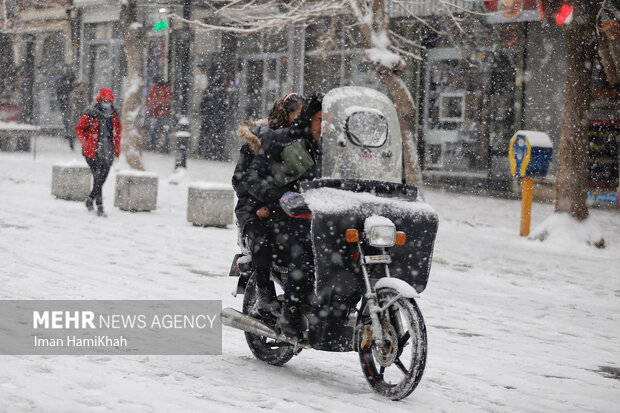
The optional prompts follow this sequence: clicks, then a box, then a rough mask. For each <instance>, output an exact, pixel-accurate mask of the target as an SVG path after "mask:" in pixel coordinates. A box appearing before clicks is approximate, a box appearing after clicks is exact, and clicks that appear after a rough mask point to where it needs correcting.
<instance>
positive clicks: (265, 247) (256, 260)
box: [243, 218, 274, 288]
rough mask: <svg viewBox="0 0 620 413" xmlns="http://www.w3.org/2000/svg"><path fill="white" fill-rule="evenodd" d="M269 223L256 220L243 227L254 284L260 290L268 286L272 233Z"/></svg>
mask: <svg viewBox="0 0 620 413" xmlns="http://www.w3.org/2000/svg"><path fill="white" fill-rule="evenodd" d="M270 224H271V221H270V220H268V219H261V218H256V219H253V220H251V221H249V222H248V223H246V224H245V225H244V227H243V234H244V235H245V236H246V237H247V247H248V249H249V250H250V252H251V253H252V266H253V267H254V277H255V278H256V284H257V285H258V286H259V287H260V288H267V287H269V286H270V284H269V283H270V281H269V274H270V272H271V263H272V261H273V258H274V256H273V248H272V246H273V231H272V229H271V225H270Z"/></svg>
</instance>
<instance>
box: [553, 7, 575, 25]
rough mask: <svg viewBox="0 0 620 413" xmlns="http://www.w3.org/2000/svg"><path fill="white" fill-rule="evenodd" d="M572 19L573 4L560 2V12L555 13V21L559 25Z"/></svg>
mask: <svg viewBox="0 0 620 413" xmlns="http://www.w3.org/2000/svg"><path fill="white" fill-rule="evenodd" d="M572 21H573V6H569V5H568V4H562V7H560V12H559V13H558V14H556V15H555V22H556V23H557V24H558V25H559V26H561V25H563V24H569V23H570V22H572Z"/></svg>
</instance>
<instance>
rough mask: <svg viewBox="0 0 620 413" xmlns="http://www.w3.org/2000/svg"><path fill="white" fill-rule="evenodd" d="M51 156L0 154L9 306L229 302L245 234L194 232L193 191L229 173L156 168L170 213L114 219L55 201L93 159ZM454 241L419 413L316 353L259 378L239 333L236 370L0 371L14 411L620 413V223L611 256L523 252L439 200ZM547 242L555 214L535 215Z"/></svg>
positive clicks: (70, 359) (562, 249) (199, 364)
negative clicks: (55, 186)
mask: <svg viewBox="0 0 620 413" xmlns="http://www.w3.org/2000/svg"><path fill="white" fill-rule="evenodd" d="M65 145H66V143H65V142H62V141H60V140H57V139H54V138H41V139H39V142H38V148H37V149H38V153H37V159H36V160H33V156H32V154H31V153H27V154H13V153H5V152H0V285H1V286H2V287H1V288H0V299H221V300H223V304H224V306H234V307H237V308H239V307H240V304H241V298H240V297H239V298H233V297H232V296H231V294H230V291H232V289H233V287H234V283H235V281H234V280H232V279H229V278H228V277H226V275H227V273H228V269H229V266H230V260H231V258H232V256H233V254H234V253H235V252H236V249H237V247H236V230H235V229H234V228H232V227H229V228H226V229H216V228H198V227H193V226H192V225H191V224H189V223H187V222H186V219H185V213H186V200H187V185H188V183H189V182H191V181H210V182H229V180H230V176H231V173H232V169H233V166H232V165H231V164H225V163H217V162H207V161H197V160H190V161H189V174H190V175H189V176H188V177H187V178H186V180H184V181H183V182H181V184H180V185H177V186H174V185H169V184H168V183H167V182H166V180H167V177H168V176H169V175H170V173H171V172H172V166H173V158H172V156H164V155H155V154H146V157H145V160H146V166H147V168H148V169H149V170H151V171H154V172H156V173H157V174H158V175H159V178H160V186H159V196H158V209H157V210H156V211H154V212H151V213H129V212H123V211H120V210H118V209H116V208H114V207H113V206H112V203H113V189H114V175H115V174H116V173H117V171H118V169H119V168H123V162H121V163H120V166H119V164H116V165H115V166H114V167H113V171H112V175H111V177H110V178H109V180H108V183H107V184H106V186H105V188H104V202H105V205H106V208H107V213H108V217H107V218H98V217H96V216H94V215H93V214H89V213H88V212H87V211H86V208H85V207H84V205H83V204H82V203H78V202H69V201H62V200H57V199H55V198H54V197H52V196H51V195H50V186H51V170H52V165H53V164H54V163H55V162H58V161H67V160H70V159H73V158H79V157H78V156H77V155H76V154H71V153H70V152H69V150H68V149H66V148H65ZM424 193H425V197H426V200H427V202H428V203H430V204H431V205H432V206H433V207H434V208H435V209H436V210H437V212H438V213H439V216H440V229H439V234H438V239H437V243H436V249H435V256H434V261H433V268H432V271H431V277H430V282H429V284H428V288H427V290H426V291H425V292H424V293H423V294H422V296H421V298H420V300H419V306H420V308H421V310H422V313H423V314H424V316H425V320H426V323H427V326H428V336H429V357H428V363H427V367H426V371H425V374H424V377H423V379H422V382H421V383H420V385H419V386H418V388H417V389H416V391H415V392H414V393H413V394H412V395H411V396H410V397H409V398H407V399H405V400H403V401H400V402H391V401H387V400H384V399H382V398H380V397H378V396H375V395H374V394H373V393H372V392H371V390H370V388H369V387H368V386H367V384H366V382H365V380H364V378H363V375H362V373H361V370H360V367H359V362H358V358H357V355H356V354H353V353H345V354H331V353H325V352H316V351H304V352H302V353H301V354H300V356H299V357H296V358H294V359H293V360H292V361H291V362H289V363H288V364H287V365H286V366H284V367H282V368H277V367H272V366H268V365H265V364H263V363H261V362H258V361H256V360H255V359H254V358H253V357H252V355H251V353H250V351H249V349H248V348H247V346H246V344H245V340H244V337H243V334H242V333H241V332H239V331H236V330H232V329H229V328H225V329H224V334H223V340H224V346H223V349H224V350H223V354H222V355H221V356H200V357H199V356H109V357H104V356H81V357H77V356H27V357H26V356H21V357H16V356H0V411H7V412H21V411H46V412H67V411H71V412H74V411H75V412H83V411H102V412H103V411H112V412H134V411H135V412H145V411H146V412H148V411H207V412H227V411H230V412H238V411H257V410H259V409H260V410H273V411H277V412H291V411H295V412H310V411H325V412H336V411H338V412H342V411H345V412H371V411H373V412H374V411H389V412H411V411H424V412H560V411H561V412H610V413H611V412H617V411H618V406H620V347H619V344H620V270H619V268H620V214H619V213H618V211H612V210H592V211H591V215H592V216H591V219H592V220H593V221H594V222H595V223H596V224H597V225H598V226H599V227H600V228H601V229H602V230H603V233H604V235H605V238H606V241H607V244H608V247H607V248H605V249H602V250H599V249H595V248H592V247H587V246H585V245H575V244H571V243H570V242H568V241H566V242H561V243H558V242H556V243H554V244H549V243H539V242H533V241H527V240H524V239H522V238H520V237H519V236H518V229H519V228H518V227H519V214H520V203H519V202H518V201H514V200H505V199H492V198H487V197H475V196H467V195H462V194H454V193H444V192H440V191H435V190H429V189H426V190H425V191H424ZM533 209H534V210H533V217H532V222H533V226H536V225H537V224H538V223H540V222H542V221H543V220H544V219H545V218H546V217H547V216H548V215H549V214H551V213H552V206H551V205H543V204H534V207H533Z"/></svg>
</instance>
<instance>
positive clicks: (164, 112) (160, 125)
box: [145, 76, 172, 152]
mask: <svg viewBox="0 0 620 413" xmlns="http://www.w3.org/2000/svg"><path fill="white" fill-rule="evenodd" d="M153 81H154V84H153V86H152V87H151V90H149V94H148V95H147V96H146V102H145V105H146V107H147V116H148V119H149V141H148V148H149V149H151V150H155V149H156V148H157V140H158V138H159V135H160V134H162V133H163V135H164V150H165V151H166V152H168V151H170V144H169V143H168V128H169V119H168V118H169V117H170V110H171V107H172V91H171V90H170V86H168V83H166V81H165V80H164V79H163V78H162V77H160V76H156V77H155V78H154V79H153Z"/></svg>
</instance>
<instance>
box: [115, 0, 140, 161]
mask: <svg viewBox="0 0 620 413" xmlns="http://www.w3.org/2000/svg"><path fill="white" fill-rule="evenodd" d="M137 3H138V2H137V0H129V1H128V0H123V1H121V2H120V6H121V13H120V25H121V31H122V35H123V42H124V45H125V53H126V55H127V80H126V87H125V88H124V90H123V113H122V115H121V124H122V126H123V140H122V143H123V152H124V153H125V157H126V159H127V163H128V164H129V166H131V167H132V168H133V169H137V170H141V171H142V170H144V166H143V165H142V156H141V146H142V144H141V141H142V134H141V132H140V116H139V115H140V110H141V109H142V88H143V86H144V79H143V78H142V76H143V73H144V60H143V57H142V54H143V51H144V48H145V40H144V39H145V33H144V28H143V27H142V24H141V23H139V22H138V4H137Z"/></svg>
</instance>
